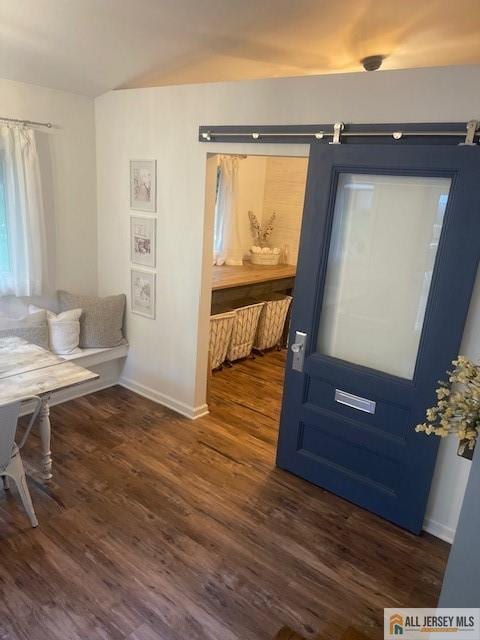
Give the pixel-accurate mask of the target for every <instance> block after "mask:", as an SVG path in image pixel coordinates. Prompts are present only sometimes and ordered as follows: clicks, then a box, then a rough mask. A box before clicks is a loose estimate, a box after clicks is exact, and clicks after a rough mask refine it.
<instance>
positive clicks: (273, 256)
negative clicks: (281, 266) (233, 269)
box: [250, 252, 280, 266]
mask: <svg viewBox="0 0 480 640" xmlns="http://www.w3.org/2000/svg"><path fill="white" fill-rule="evenodd" d="M279 260H280V254H279V253H252V252H250V262H251V263H252V264H261V265H270V266H273V265H276V264H278V261H279Z"/></svg>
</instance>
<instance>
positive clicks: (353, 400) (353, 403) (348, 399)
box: [335, 389, 377, 413]
mask: <svg viewBox="0 0 480 640" xmlns="http://www.w3.org/2000/svg"><path fill="white" fill-rule="evenodd" d="M335 402H339V403H340V404H345V405H347V407H353V409H358V410H359V411H365V413H375V408H376V406H377V403H376V402H374V401H373V400H369V399H368V398H361V397H360V396H354V395H353V393H347V392H346V391H341V390H340V389H335Z"/></svg>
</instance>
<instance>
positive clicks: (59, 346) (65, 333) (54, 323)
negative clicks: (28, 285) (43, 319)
mask: <svg viewBox="0 0 480 640" xmlns="http://www.w3.org/2000/svg"><path fill="white" fill-rule="evenodd" d="M28 310H29V312H30V313H32V314H34V313H36V312H38V310H39V309H38V307H36V306H35V305H33V304H31V305H29V307H28ZM46 313H47V321H48V341H49V345H50V351H53V353H57V354H59V355H64V354H69V353H75V352H77V351H79V348H78V342H79V339H80V316H81V315H82V310H81V309H70V310H69V311H63V312H62V313H58V314H56V313H53V311H48V310H47V311H46Z"/></svg>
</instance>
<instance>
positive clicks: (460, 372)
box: [415, 356, 480, 455]
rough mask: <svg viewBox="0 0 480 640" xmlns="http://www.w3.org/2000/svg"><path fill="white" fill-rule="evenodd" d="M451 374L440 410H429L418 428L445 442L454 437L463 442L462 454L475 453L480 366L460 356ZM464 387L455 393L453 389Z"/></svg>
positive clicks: (479, 421) (440, 390)
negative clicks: (446, 439)
mask: <svg viewBox="0 0 480 640" xmlns="http://www.w3.org/2000/svg"><path fill="white" fill-rule="evenodd" d="M452 364H453V365H454V366H455V368H454V370H453V371H449V372H448V376H449V377H448V380H449V381H448V382H440V383H439V384H440V386H439V387H438V389H437V398H438V402H437V406H436V407H431V408H430V409H427V415H426V418H427V421H426V422H424V423H423V424H419V425H417V426H416V427H415V431H423V432H425V433H426V434H427V435H431V434H434V435H436V436H440V437H441V438H445V437H446V436H448V435H449V434H450V433H453V434H456V436H457V437H458V439H459V440H460V447H459V450H458V453H459V454H460V455H463V454H464V453H465V452H466V450H470V451H471V450H473V448H474V447H475V441H476V439H477V437H478V435H479V434H480V366H479V365H476V364H474V363H473V362H471V361H470V360H469V359H468V358H465V357H464V356H458V358H457V360H454V361H453V362H452ZM453 384H457V385H460V386H459V387H458V388H455V389H452V385H453Z"/></svg>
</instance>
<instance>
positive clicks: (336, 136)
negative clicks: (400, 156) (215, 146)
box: [198, 120, 480, 145]
mask: <svg viewBox="0 0 480 640" xmlns="http://www.w3.org/2000/svg"><path fill="white" fill-rule="evenodd" d="M479 137H480V123H479V121H478V120H469V121H468V122H466V123H465V122H428V123H426V122H423V123H419V122H416V123H403V124H345V123H343V122H335V123H334V124H315V125H313V124H310V125H279V126H274V125H259V126H245V125H242V126H201V127H199V132H198V139H199V141H200V142H248V143H254V144H255V143H256V144H258V143H266V142H268V143H272V142H273V143H284V144H285V143H291V144H293V143H295V144H310V143H311V142H316V141H318V142H323V143H325V144H355V143H357V144H358V143H363V144H365V143H373V142H374V143H375V144H427V143H428V144H463V145H476V144H478V141H479Z"/></svg>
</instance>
